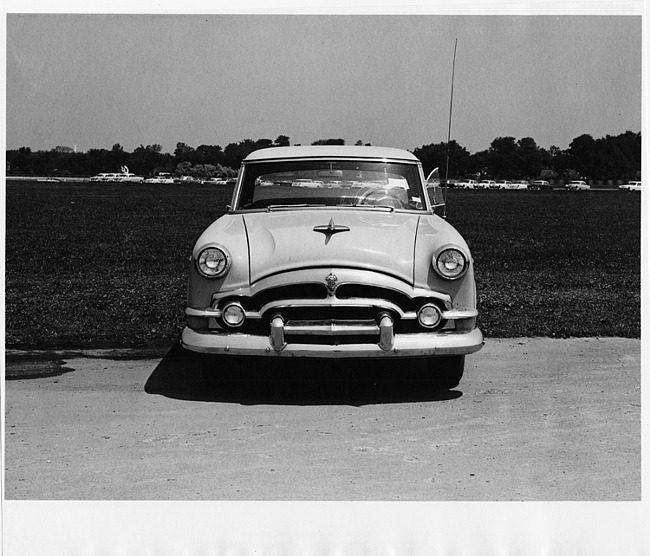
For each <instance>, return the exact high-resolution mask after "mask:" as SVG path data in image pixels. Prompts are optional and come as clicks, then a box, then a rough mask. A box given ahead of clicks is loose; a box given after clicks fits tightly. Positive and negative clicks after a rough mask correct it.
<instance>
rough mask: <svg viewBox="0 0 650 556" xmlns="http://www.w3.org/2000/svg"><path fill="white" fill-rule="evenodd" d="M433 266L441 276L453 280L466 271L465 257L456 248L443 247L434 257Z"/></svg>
mask: <svg viewBox="0 0 650 556" xmlns="http://www.w3.org/2000/svg"><path fill="white" fill-rule="evenodd" d="M434 268H435V269H436V270H437V271H438V274H440V276H442V277H443V278H447V279H448V280H455V279H456V278H460V277H461V276H462V275H463V274H465V272H466V271H467V259H466V258H465V255H463V254H462V253H461V252H460V251H459V250H458V249H453V248H451V249H445V250H444V251H442V252H441V253H440V254H439V255H438V256H437V257H436V260H435V263H434Z"/></svg>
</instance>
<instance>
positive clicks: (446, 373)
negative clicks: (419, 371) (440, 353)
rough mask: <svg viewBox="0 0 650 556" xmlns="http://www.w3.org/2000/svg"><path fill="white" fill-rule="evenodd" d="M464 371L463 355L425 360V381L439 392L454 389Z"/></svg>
mask: <svg viewBox="0 0 650 556" xmlns="http://www.w3.org/2000/svg"><path fill="white" fill-rule="evenodd" d="M464 371H465V356H464V355H447V356H444V357H429V358H428V359H427V379H428V381H429V382H430V383H432V384H433V385H434V386H435V387H436V388H439V389H440V390H451V389H452V388H456V386H458V384H459V383H460V379H461V378H463V372H464Z"/></svg>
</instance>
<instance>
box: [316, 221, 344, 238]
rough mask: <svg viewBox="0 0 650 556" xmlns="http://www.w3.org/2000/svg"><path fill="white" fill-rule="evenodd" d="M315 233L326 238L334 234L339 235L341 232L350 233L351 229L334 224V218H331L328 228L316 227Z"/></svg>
mask: <svg viewBox="0 0 650 556" xmlns="http://www.w3.org/2000/svg"><path fill="white" fill-rule="evenodd" d="M314 231H315V232H320V233H321V234H325V235H326V236H330V235H333V234H338V233H339V232H349V231H350V228H349V227H348V226H338V225H337V224H334V218H330V221H329V224H327V226H314Z"/></svg>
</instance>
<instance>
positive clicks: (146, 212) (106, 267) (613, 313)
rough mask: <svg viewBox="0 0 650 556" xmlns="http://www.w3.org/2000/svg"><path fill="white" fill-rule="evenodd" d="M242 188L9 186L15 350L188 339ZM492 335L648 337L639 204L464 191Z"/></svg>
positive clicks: (602, 197) (452, 212) (584, 195)
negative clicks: (217, 235) (188, 298)
mask: <svg viewBox="0 0 650 556" xmlns="http://www.w3.org/2000/svg"><path fill="white" fill-rule="evenodd" d="M231 193H232V188H226V187H218V186H196V185H187V186H182V185H150V186H147V185H137V186H135V185H128V184H110V185H106V184H65V183H36V182H23V183H8V184H7V188H6V199H7V205H6V271H5V272H6V294H5V300H6V316H5V319H6V320H5V325H6V337H5V341H6V345H7V347H43V348H45V347H88V346H102V345H124V346H128V345H134V346H142V345H147V344H152V343H158V342H171V341H175V340H176V339H178V337H179V335H180V331H181V330H182V327H183V326H184V313H183V310H184V306H185V289H186V274H187V265H188V258H189V254H190V250H191V248H192V246H193V244H194V241H195V240H196V238H197V237H198V236H199V234H200V233H201V232H202V231H203V229H204V228H205V227H206V226H207V225H208V224H209V223H210V222H211V221H212V220H214V219H215V218H216V217H218V216H219V215H220V214H222V213H223V212H224V211H225V205H226V204H227V203H229V202H230V195H231ZM447 202H448V209H447V217H448V220H449V222H450V223H452V224H453V225H454V226H456V228H457V229H458V230H459V231H460V232H461V233H462V234H463V235H464V236H465V238H466V239H467V241H468V243H469V245H470V248H471V249H472V254H473V256H474V260H475V264H476V279H477V286H478V292H479V311H480V317H479V322H480V326H481V328H482V329H483V331H484V333H485V334H486V336H487V337H518V336H549V337H569V336H577V337H587V336H622V337H632V338H638V337H640V312H641V311H640V297H641V296H640V225H641V224H640V221H641V212H640V211H641V208H640V195H638V194H634V193H624V192H619V191H591V192H566V191H456V190H450V191H449V192H448V197H447Z"/></svg>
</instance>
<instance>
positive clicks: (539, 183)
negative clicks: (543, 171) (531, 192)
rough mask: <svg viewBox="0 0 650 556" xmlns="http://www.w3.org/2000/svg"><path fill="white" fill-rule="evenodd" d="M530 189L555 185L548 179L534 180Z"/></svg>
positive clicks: (549, 187)
mask: <svg viewBox="0 0 650 556" xmlns="http://www.w3.org/2000/svg"><path fill="white" fill-rule="evenodd" d="M528 189H553V186H552V185H551V184H550V183H549V182H547V181H546V180H533V181H532V182H531V183H530V185H529V186H528Z"/></svg>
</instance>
